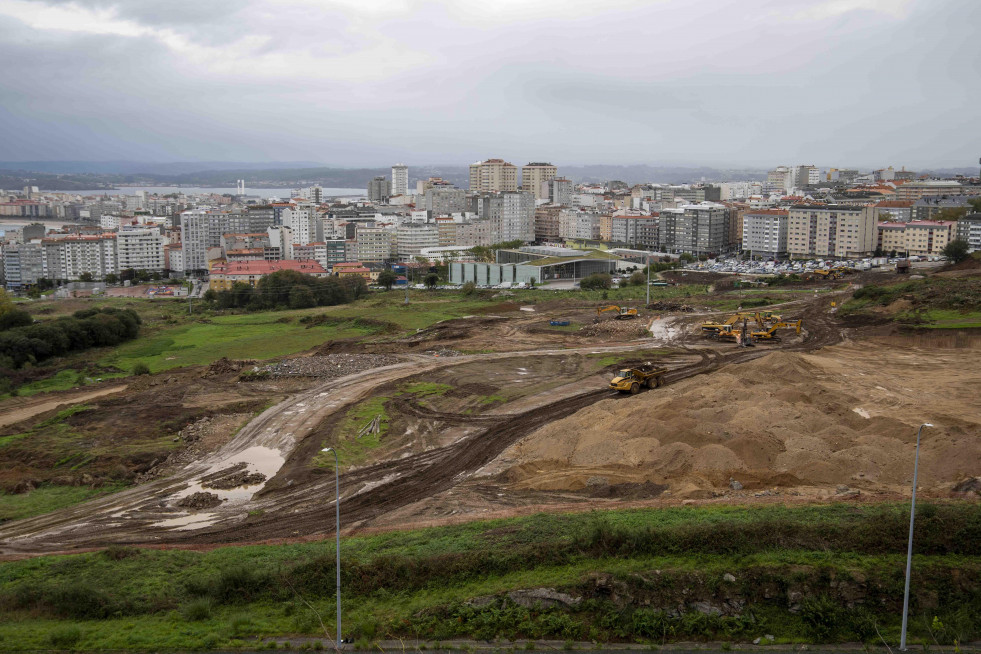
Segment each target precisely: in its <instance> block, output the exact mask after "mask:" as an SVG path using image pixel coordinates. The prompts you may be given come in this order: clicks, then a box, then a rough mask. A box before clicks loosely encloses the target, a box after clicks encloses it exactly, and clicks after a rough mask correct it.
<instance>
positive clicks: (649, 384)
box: [644, 377, 657, 388]
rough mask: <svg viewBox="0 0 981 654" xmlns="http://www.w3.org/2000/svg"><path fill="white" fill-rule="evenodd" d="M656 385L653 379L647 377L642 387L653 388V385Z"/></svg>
mask: <svg viewBox="0 0 981 654" xmlns="http://www.w3.org/2000/svg"><path fill="white" fill-rule="evenodd" d="M656 383H657V382H655V381H654V378H653V377H648V378H647V379H645V380H644V386H646V387H647V388H654V384H656Z"/></svg>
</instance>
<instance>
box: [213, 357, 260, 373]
mask: <svg viewBox="0 0 981 654" xmlns="http://www.w3.org/2000/svg"><path fill="white" fill-rule="evenodd" d="M253 365H255V361H253V360H245V361H233V360H231V359H229V358H228V357H222V358H220V359H218V360H217V361H214V362H213V363H212V364H211V365H209V366H208V367H207V368H206V369H205V371H204V373H203V374H202V375H201V376H202V377H217V376H219V375H227V374H230V373H234V372H239V371H240V370H242V368H244V367H246V366H253Z"/></svg>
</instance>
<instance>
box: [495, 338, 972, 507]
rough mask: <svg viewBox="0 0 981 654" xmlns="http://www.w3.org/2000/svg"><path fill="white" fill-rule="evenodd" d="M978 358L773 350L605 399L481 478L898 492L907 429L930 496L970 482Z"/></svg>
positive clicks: (530, 484) (541, 433)
mask: <svg viewBox="0 0 981 654" xmlns="http://www.w3.org/2000/svg"><path fill="white" fill-rule="evenodd" d="M979 364H981V353H979V352H978V350H969V351H958V350H947V351H943V350H935V351H929V350H914V349H907V350H905V351H896V350H895V348H892V347H888V346H881V345H875V344H870V343H863V344H855V343H849V344H844V345H839V346H835V347H832V348H826V349H824V350H822V351H821V352H820V353H817V354H797V353H788V352H773V353H771V354H770V355H769V356H767V357H765V358H762V359H758V360H756V361H751V362H749V363H746V364H744V365H742V366H739V367H730V368H726V369H723V370H721V371H718V372H716V373H714V374H713V375H712V376H711V377H710V378H705V377H699V378H694V379H689V380H686V381H682V382H680V383H679V384H677V385H676V386H675V387H674V388H673V389H672V392H671V393H649V394H645V395H642V396H639V397H638V398H636V399H634V400H633V401H630V402H617V401H604V402H599V403H597V404H594V405H593V406H590V407H587V408H585V409H583V410H582V411H579V412H577V413H576V414H574V415H572V416H570V417H568V418H566V419H564V420H560V421H556V422H554V423H552V424H550V425H547V426H545V427H543V428H542V429H540V430H538V431H536V432H535V433H533V434H531V435H529V436H528V437H527V438H524V439H522V440H521V441H520V442H518V443H516V444H515V445H514V446H513V447H511V448H509V449H508V450H507V451H505V452H504V453H503V454H502V456H501V457H500V458H499V459H498V460H497V461H496V462H495V464H494V465H493V466H491V467H489V468H488V469H487V470H486V471H485V473H487V474H488V475H500V478H501V479H502V480H505V481H506V482H507V483H508V484H509V485H510V486H511V487H512V488H514V489H516V490H534V491H542V490H544V491H580V490H583V489H586V488H587V486H588V485H589V484H590V481H591V480H592V482H593V484H596V483H597V478H601V480H602V482H604V483H609V484H614V485H615V484H618V483H654V484H664V485H667V486H668V487H669V488H670V489H671V491H672V492H673V494H674V495H675V496H679V495H680V496H682V497H706V496H711V495H712V494H718V493H721V492H728V491H730V479H734V480H736V481H738V482H740V484H741V485H742V486H743V487H744V488H745V489H746V490H758V489H764V488H772V487H781V488H787V487H793V488H794V489H796V490H797V492H803V493H805V494H813V495H828V494H834V493H836V492H840V490H841V489H839V488H838V486H839V485H847V486H849V487H851V488H855V489H861V490H863V491H872V492H876V491H887V492H902V491H903V490H905V489H907V488H908V486H909V480H910V478H911V476H912V455H913V452H912V446H913V442H914V440H915V432H916V428H917V426H918V425H919V424H920V423H922V422H928V421H929V422H933V423H934V424H936V425H937V427H936V428H935V429H933V430H927V431H926V432H925V438H924V443H923V449H922V452H921V468H920V484H921V485H922V486H923V487H924V488H926V489H928V490H930V491H937V492H941V491H944V490H948V489H950V488H951V487H952V486H953V485H954V484H956V483H957V482H960V481H962V480H964V479H965V478H967V477H973V476H976V475H979V474H981V439H979V438H978V436H979V435H981V411H979V410H978V407H977V402H976V390H975V389H976V388H977V386H978V384H979V383H981V368H979Z"/></svg>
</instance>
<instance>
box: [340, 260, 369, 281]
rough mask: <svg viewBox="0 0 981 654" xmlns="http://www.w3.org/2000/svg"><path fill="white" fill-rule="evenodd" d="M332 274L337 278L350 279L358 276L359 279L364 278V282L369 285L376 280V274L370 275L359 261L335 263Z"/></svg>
mask: <svg viewBox="0 0 981 654" xmlns="http://www.w3.org/2000/svg"><path fill="white" fill-rule="evenodd" d="M333 272H334V274H335V275H337V276H338V277H352V276H354V275H360V276H361V277H364V280H365V281H366V282H369V283H371V282H372V281H374V280H375V279H377V278H378V275H377V273H372V272H371V271H370V270H368V269H367V268H366V267H365V266H364V264H363V263H361V262H360V261H347V262H344V263H335V264H334V266H333Z"/></svg>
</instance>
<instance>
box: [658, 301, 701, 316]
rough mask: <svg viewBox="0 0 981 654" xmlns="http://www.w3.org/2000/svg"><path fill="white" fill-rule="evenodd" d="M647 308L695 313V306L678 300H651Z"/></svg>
mask: <svg viewBox="0 0 981 654" xmlns="http://www.w3.org/2000/svg"><path fill="white" fill-rule="evenodd" d="M647 308H648V309H650V310H651V311H674V312H677V313H694V312H695V307H693V306H691V305H690V304H680V303H678V302H669V301H667V300H658V301H657V302H651V303H650V304H648V305H647Z"/></svg>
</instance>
